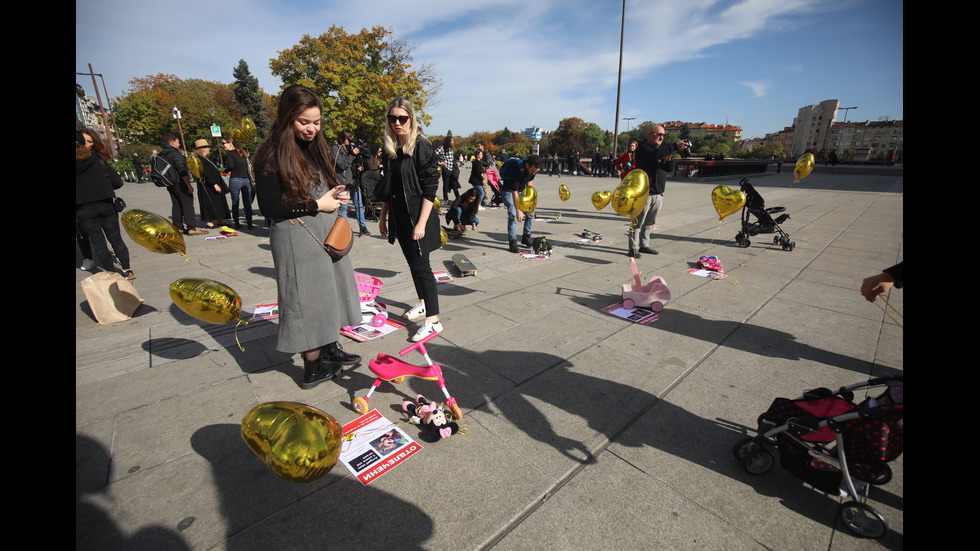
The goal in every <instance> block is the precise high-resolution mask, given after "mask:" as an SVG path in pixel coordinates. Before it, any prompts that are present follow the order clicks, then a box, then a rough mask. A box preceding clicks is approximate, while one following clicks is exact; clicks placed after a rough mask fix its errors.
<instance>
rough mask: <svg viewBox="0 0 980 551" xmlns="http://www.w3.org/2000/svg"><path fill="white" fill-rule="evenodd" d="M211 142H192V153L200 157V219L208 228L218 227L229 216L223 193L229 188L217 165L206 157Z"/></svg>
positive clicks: (227, 191)
mask: <svg viewBox="0 0 980 551" xmlns="http://www.w3.org/2000/svg"><path fill="white" fill-rule="evenodd" d="M209 153H211V144H209V143H208V141H207V140H196V141H195V142H194V155H196V156H197V158H199V159H201V166H202V170H201V177H200V178H198V180H197V201H198V204H199V205H200V207H201V220H202V221H203V222H204V225H205V226H207V227H209V228H214V227H220V226H221V225H222V224H224V223H225V220H227V219H228V218H231V211H230V210H229V209H228V203H227V202H226V201H225V194H226V193H229V192H231V189H230V188H229V187H228V185H227V184H225V181H224V179H223V178H222V177H221V173H220V172H219V171H218V167H217V166H216V165H215V164H214V163H213V162H212V161H211V159H208V154H209Z"/></svg>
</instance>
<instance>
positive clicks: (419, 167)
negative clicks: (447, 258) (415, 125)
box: [376, 136, 442, 254]
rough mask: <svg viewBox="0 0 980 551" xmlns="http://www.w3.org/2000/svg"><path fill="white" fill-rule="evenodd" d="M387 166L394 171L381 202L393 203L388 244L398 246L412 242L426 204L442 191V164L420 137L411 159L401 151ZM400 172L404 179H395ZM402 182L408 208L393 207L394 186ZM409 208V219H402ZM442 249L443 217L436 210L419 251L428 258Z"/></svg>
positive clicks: (387, 178)
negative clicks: (441, 226) (398, 240)
mask: <svg viewBox="0 0 980 551" xmlns="http://www.w3.org/2000/svg"><path fill="white" fill-rule="evenodd" d="M384 165H385V166H386V167H390V169H389V170H387V171H386V172H385V176H384V180H382V183H381V185H380V186H379V187H380V188H381V189H382V190H385V192H384V193H383V197H379V199H381V200H382V201H383V202H385V203H389V207H388V219H389V222H388V242H389V243H394V242H395V239H396V238H399V236H400V237H401V238H402V239H409V240H410V239H411V238H412V229H413V228H414V227H415V222H416V221H417V220H418V217H419V214H420V213H421V211H422V200H423V199H428V200H429V201H430V202H433V203H434V202H435V198H436V192H437V191H438V190H439V161H438V158H437V157H436V153H435V149H433V148H432V144H431V143H429V140H427V139H425V137H423V136H419V138H418V140H417V141H416V142H415V153H414V154H413V155H412V156H411V157H409V156H406V155H404V153H403V152H402V150H401V149H399V150H398V157H397V158H396V159H393V160H391V159H389V160H386V161H385V163H384ZM396 170H397V171H398V174H399V175H400V176H401V177H400V178H398V177H395V176H394V175H393V174H394V172H395V171H396ZM399 182H400V184H401V190H400V191H401V193H400V194H399V195H400V196H401V197H403V198H404V199H403V200H404V201H405V205H404V206H402V205H392V204H391V197H392V186H394V185H397V184H398V183H399ZM376 194H377V193H376ZM406 207H407V212H408V219H404V216H399V212H404V211H405V208H406ZM441 246H442V238H441V237H440V234H439V213H437V212H435V209H434V208H433V209H432V212H431V213H430V214H429V218H428V220H427V221H426V225H425V236H424V237H423V238H422V239H421V240H420V241H419V249H420V252H421V253H422V254H428V253H430V252H432V251H434V250H436V249H438V248H439V247H441Z"/></svg>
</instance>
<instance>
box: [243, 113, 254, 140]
mask: <svg viewBox="0 0 980 551" xmlns="http://www.w3.org/2000/svg"><path fill="white" fill-rule="evenodd" d="M242 132H244V133H245V135H246V136H248V137H249V138H254V137H255V133H256V129H255V123H254V122H252V119H250V118H248V117H245V118H243V119H242Z"/></svg>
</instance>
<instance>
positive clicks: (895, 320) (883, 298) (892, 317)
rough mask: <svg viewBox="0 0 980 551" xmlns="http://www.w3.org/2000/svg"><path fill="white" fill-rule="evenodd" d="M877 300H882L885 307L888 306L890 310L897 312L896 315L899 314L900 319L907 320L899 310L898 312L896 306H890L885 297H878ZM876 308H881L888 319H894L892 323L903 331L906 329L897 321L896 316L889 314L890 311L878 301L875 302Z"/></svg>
mask: <svg viewBox="0 0 980 551" xmlns="http://www.w3.org/2000/svg"><path fill="white" fill-rule="evenodd" d="M876 298H880V299H881V301H882V302H884V303H885V306H887V307H888V308H891V309H892V310H895V313H896V314H898V317H900V318H902V319H905V316H903V315H902V313H901V312H899V311H898V310H896V309H895V307H894V306H892V305H891V304H889V303H888V301H887V300H885V297H883V296H881V295H878V296H877V297H876ZM875 306H877V307H878V308H881V311H882V312H884V313H885V314H886V315H887V316H888V317H890V318H891V319H892V321H894V322H895V324H896V325H898V326H899V327H901V328H902V329H905V327H904V326H903V325H902V322H900V321H898V320H897V319H895V316H892V315H891V313H889V312H888V310H886V309H885V308H884V307H883V306H882V305H880V304H878V302H877V301H875Z"/></svg>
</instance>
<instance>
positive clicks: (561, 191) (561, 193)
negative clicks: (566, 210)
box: [558, 184, 572, 203]
mask: <svg viewBox="0 0 980 551" xmlns="http://www.w3.org/2000/svg"><path fill="white" fill-rule="evenodd" d="M571 196H572V193H571V192H570V191H568V186H566V185H565V184H562V185H560V186H558V197H560V198H561V200H562V202H563V203H564V202H565V201H568V198H569V197H571Z"/></svg>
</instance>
